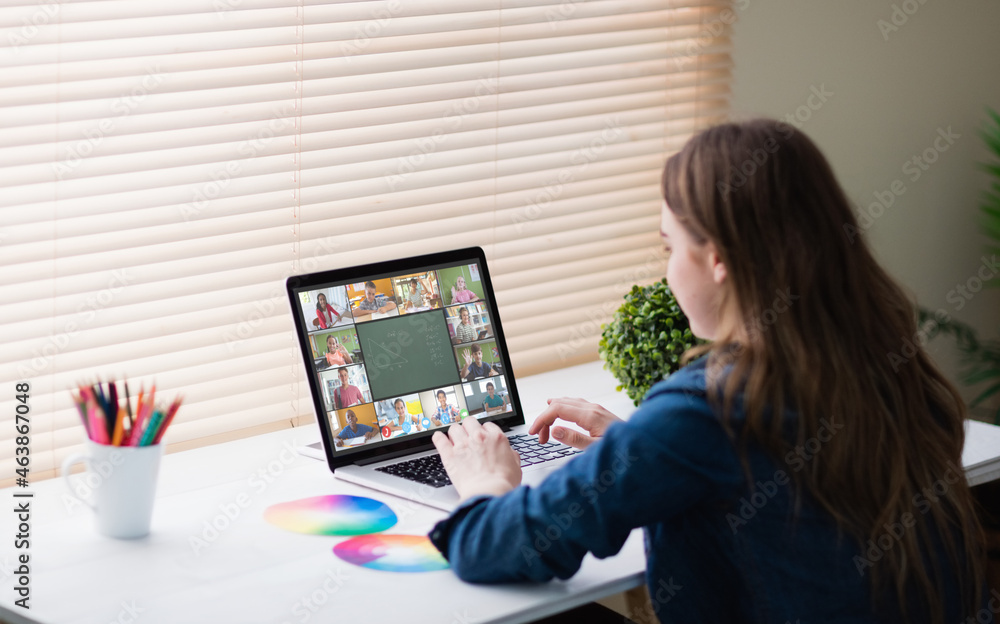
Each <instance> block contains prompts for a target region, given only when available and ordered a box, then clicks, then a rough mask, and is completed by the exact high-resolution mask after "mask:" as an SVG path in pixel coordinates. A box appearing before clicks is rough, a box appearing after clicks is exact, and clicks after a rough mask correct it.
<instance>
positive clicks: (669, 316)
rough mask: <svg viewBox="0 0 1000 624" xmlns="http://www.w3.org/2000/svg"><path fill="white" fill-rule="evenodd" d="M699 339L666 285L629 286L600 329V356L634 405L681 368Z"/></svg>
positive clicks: (663, 282)
mask: <svg viewBox="0 0 1000 624" xmlns="http://www.w3.org/2000/svg"><path fill="white" fill-rule="evenodd" d="M696 343H697V339H696V338H695V337H694V335H693V334H692V333H691V327H690V325H689V324H688V320H687V317H686V316H684V313H683V312H682V311H681V308H680V306H679V305H677V300H676V299H674V295H673V293H672V292H670V288H669V287H668V286H667V281H666V280H660V281H659V282H656V283H655V284H651V285H649V286H633V287H632V290H631V291H630V292H629V293H628V294H626V295H625V302H624V303H622V305H621V307H620V308H618V311H617V312H615V315H614V317H613V318H612V319H611V322H610V323H607V324H606V325H604V326H603V332H602V333H601V341H600V343H599V345H598V353H600V355H601V359H602V360H604V368H605V369H607V370H609V371H611V374H612V375H614V376H615V378H616V379H618V381H619V382H620V384H621V385H619V386H618V388H617V389H618V390H619V391H621V390H624V391H625V393H626V394H628V396H629V398H630V399H632V401H633V402H634V403H635V404H636V405H639V401H641V400H642V397H643V396H645V394H646V392H648V391H649V389H650V388H651V387H652V386H653V384H655V383H656V382H658V381H660V380H662V379H664V378H665V377H667V376H668V375H670V374H671V373H673V372H674V371H676V370H678V369H679V368H681V356H682V355H683V354H684V352H685V351H687V350H688V349H690V348H691V347H693V346H694V345H695V344H696Z"/></svg>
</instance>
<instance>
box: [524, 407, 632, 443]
mask: <svg viewBox="0 0 1000 624" xmlns="http://www.w3.org/2000/svg"><path fill="white" fill-rule="evenodd" d="M548 403H549V406H548V407H547V408H545V411H543V412H542V413H541V414H539V415H538V418H536V419H535V422H533V423H531V427H530V428H529V429H528V433H530V434H532V435H534V434H536V433H537V434H538V442H539V443H541V444H545V443H546V442H548V441H549V433H551V434H552V437H553V438H555V439H556V440H558V441H559V442H562V443H563V444H568V445H569V446H572V447H574V448H578V449H583V448H587V447H588V446H590V445H591V444H593V443H594V442H595V440H596V439H597V438H599V437H601V436H602V435H604V432H605V431H606V430H607V429H608V427H609V426H611V425H612V424H613V423H616V422H622V419H621V418H618V417H617V416H615V415H614V414H612V413H611V412H609V411H608V410H606V409H604V408H603V407H601V406H600V405H598V404H596V403H591V402H590V401H584V400H583V399H571V398H561V399H549V401H548ZM559 419H562V420H565V421H568V422H571V423H576V424H577V425H580V426H581V427H583V428H584V429H586V430H587V433H589V434H590V435H589V436H588V435H585V434H583V433H580V432H579V431H575V430H573V429H568V428H566V427H556V426H553V423H555V421H556V420H559Z"/></svg>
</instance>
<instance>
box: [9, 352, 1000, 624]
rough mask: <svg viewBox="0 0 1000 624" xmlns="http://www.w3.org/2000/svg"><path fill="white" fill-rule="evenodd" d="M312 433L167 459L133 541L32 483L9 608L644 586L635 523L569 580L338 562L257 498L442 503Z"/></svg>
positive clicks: (463, 604) (46, 610)
mask: <svg viewBox="0 0 1000 624" xmlns="http://www.w3.org/2000/svg"><path fill="white" fill-rule="evenodd" d="M614 387H615V382H614V380H613V379H612V378H611V376H610V375H609V374H608V373H606V372H605V371H603V370H602V369H601V366H600V364H599V363H596V362H595V363H591V364H585V365H582V366H577V367H572V368H568V369H564V370H561V371H556V372H552V373H545V374H542V375H536V376H534V377H529V378H526V379H524V380H522V381H520V382H519V383H518V389H519V390H520V393H521V400H522V405H523V406H524V408H525V409H526V410H527V411H528V412H529V415H530V416H534V415H535V414H537V413H538V412H539V411H540V410H541V409H542V407H543V406H544V404H545V403H544V401H545V399H546V398H548V397H549V396H553V395H555V394H558V395H570V396H584V397H587V398H589V399H591V400H594V401H596V402H599V403H601V404H603V405H605V406H606V407H608V408H609V409H611V410H612V411H614V412H616V413H618V414H621V415H627V414H628V413H630V411H631V402H630V401H629V400H628V398H627V397H625V396H624V395H623V394H621V393H616V392H615V391H614ZM972 426H973V428H972V429H970V434H969V438H970V441H971V440H976V441H978V442H977V448H980V449H982V452H981V453H980V452H979V451H977V452H976V453H974V454H973V455H968V454H967V455H968V457H967V461H966V463H967V464H970V463H971V464H977V465H979V466H980V468H981V470H980V473H981V475H980V478H981V479H982V480H988V477H989V476H996V473H997V472H1000V466H998V462H997V461H995V460H996V456H997V455H1000V429H998V428H996V427H990V426H989V425H982V424H981V423H972ZM317 438H318V431H317V430H316V429H315V428H314V426H308V427H304V428H299V429H292V430H285V431H280V432H276V433H272V434H268V435H264V436H258V437H254V438H249V439H246V440H239V441H236V442H230V443H226V444H219V445H215V446H211V447H207V448H201V449H196V450H192V451H186V452H182V453H175V454H171V455H167V456H166V457H164V458H163V464H162V467H161V474H160V483H159V488H158V497H157V501H156V508H155V510H154V515H153V525H152V534H151V535H150V536H149V537H148V538H146V539H143V540H137V541H131V542H129V541H117V540H112V539H107V538H103V537H100V536H98V535H97V534H96V533H95V531H94V529H93V519H92V517H91V514H90V512H89V510H87V509H81V508H79V507H77V506H72V505H69V506H68V505H67V503H66V502H65V501H68V500H70V499H68V498H66V497H64V489H63V484H62V483H61V480H58V479H52V480H48V481H44V482H40V483H38V484H37V485H33V486H32V487H31V488H30V491H33V492H34V493H35V497H34V498H33V499H31V500H32V503H31V505H32V507H31V508H32V518H31V538H32V540H31V546H32V548H31V550H30V554H31V591H32V595H31V603H30V604H31V607H32V609H31V611H30V612H24V611H22V610H20V609H17V612H18V613H21V614H24V615H28V616H30V617H32V618H35V619H37V620H39V621H40V622H46V623H55V622H60V623H61V622H87V623H93V624H107V623H109V622H115V621H118V622H121V624H126V623H128V622H131V621H135V622H138V623H140V624H147V623H148V624H152V623H157V622H169V623H171V624H174V623H193V622H219V623H227V624H228V623H230V622H232V623H238V624H244V623H255V622H261V623H268V624H280V623H283V622H289V623H294V622H352V623H353V622H358V623H364V624H377V623H381V622H394V623H395V622H399V623H402V622H405V623H407V624H409V623H411V622H434V623H436V624H438V623H440V624H452V623H453V624H468V623H473V622H503V623H517V622H528V621H531V620H533V619H536V618H539V617H543V616H546V615H549V614H552V613H556V612H558V611H562V610H566V609H569V608H572V607H574V606H577V605H580V604H585V603H587V602H590V601H593V600H595V599H597V598H601V597H604V596H607V595H611V594H615V593H619V592H621V591H624V590H627V589H630V588H633V587H636V586H638V585H640V584H641V583H642V572H643V569H644V563H645V560H644V557H643V553H642V543H641V536H640V535H639V534H638V532H635V533H633V535H632V537H631V538H630V539H629V541H628V542H627V543H626V545H625V548H624V549H623V551H622V552H621V553H620V554H619V555H618V556H616V557H612V558H610V559H605V560H601V561H599V560H597V559H594V558H593V557H590V556H588V557H587V559H586V561H585V562H584V565H583V568H582V569H581V570H580V572H579V573H578V574H577V575H576V576H574V577H573V578H572V579H570V580H569V581H565V582H562V581H554V582H551V583H547V584H544V585H507V586H477V585H469V584H466V583H463V582H462V581H459V580H458V579H457V578H455V576H454V575H453V574H452V573H451V572H450V571H448V570H445V571H440V572H429V573H420V574H396V573H391V572H380V571H375V570H369V569H366V568H359V567H355V566H352V565H350V564H348V563H345V562H343V561H341V560H340V559H338V558H336V557H335V556H334V555H333V554H332V552H331V549H332V548H333V546H334V545H335V544H336V543H338V542H339V541H341V540H343V539H347V538H343V537H326V536H315V535H301V534H296V533H290V532H288V531H285V530H282V529H279V528H276V527H274V526H271V525H269V524H267V523H266V522H264V520H263V518H262V513H263V511H264V509H266V508H267V507H268V506H270V505H272V504H274V503H278V502H283V501H290V500H296V499H299V498H305V497H310V496H319V495H323V494H357V495H362V496H372V497H373V498H377V499H379V500H382V501H385V502H386V503H388V504H389V505H390V507H392V508H393V510H394V511H395V512H396V514H397V515H398V516H399V518H400V522H399V524H398V525H396V526H395V527H393V528H391V529H389V530H388V531H387V533H406V534H425V533H426V532H427V531H428V530H430V528H431V527H432V526H433V525H434V523H435V522H437V521H438V520H440V519H441V518H443V517H444V514H443V513H442V512H439V511H436V510H433V509H429V508H423V507H420V506H419V505H416V504H413V503H410V502H408V501H404V500H402V499H396V498H393V497H391V496H387V495H384V494H381V493H373V492H371V491H369V490H365V489H363V488H359V487H356V486H353V485H351V484H348V483H344V482H342V481H338V480H334V479H333V478H332V476H331V475H330V473H329V470H328V469H327V467H326V465H325V464H324V463H322V462H319V461H316V460H313V459H309V458H306V457H302V456H300V455H298V454H297V453H295V452H294V450H293V449H294V448H295V447H296V446H298V445H302V444H307V443H310V442H313V441H315V440H316V439H317ZM991 449H992V450H991ZM990 453H992V455H990ZM990 457H992V458H993V459H992V460H991V459H990ZM970 479H971V471H970ZM11 494H12V491H11V490H10V489H7V490H4V491H2V492H0V497H2V498H3V500H4V501H5V503H4V505H3V507H4V508H5V509H6V511H3V512H0V537H2V541H0V603H3V604H4V605H6V606H10V605H12V604H13V601H14V599H15V598H16V597H15V596H14V594H13V590H12V588H13V586H14V578H13V576H11V574H10V571H11V570H12V568H13V567H14V565H13V564H14V563H15V558H14V555H15V551H14V550H13V540H12V539H11V537H12V536H13V534H14V532H15V531H14V526H13V519H14V515H13V513H11V511H10V509H11V508H12V505H11V501H12V500H13V499H12V497H11ZM227 514H228V515H227ZM213 523H215V524H217V526H219V527H222V528H221V529H215V528H212V527H211V525H212V524H213ZM197 540H202V542H201V543H199V542H198V541H197ZM140 609H141V611H140V612H139V613H138V615H133V612H134V611H139V610H140Z"/></svg>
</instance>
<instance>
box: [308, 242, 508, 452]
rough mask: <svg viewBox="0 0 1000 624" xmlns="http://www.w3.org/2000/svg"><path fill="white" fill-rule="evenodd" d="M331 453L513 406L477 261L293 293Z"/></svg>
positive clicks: (484, 417) (482, 417) (505, 410)
mask: <svg viewBox="0 0 1000 624" xmlns="http://www.w3.org/2000/svg"><path fill="white" fill-rule="evenodd" d="M298 298H299V305H300V309H299V313H300V314H302V315H303V320H304V326H305V328H306V334H307V335H306V343H307V345H308V347H309V348H311V349H312V354H311V356H312V362H313V365H312V370H311V371H310V374H312V375H315V376H316V378H317V379H318V381H319V384H318V385H319V388H320V393H321V394H322V398H323V406H324V409H325V412H326V416H327V419H328V423H329V425H330V432H331V433H332V437H333V441H334V446H333V448H334V450H335V452H336V453H344V452H350V451H351V450H359V449H361V448H365V449H368V448H372V447H373V446H384V445H386V444H391V443H392V442H394V441H397V440H399V439H402V438H410V439H412V437H413V436H414V435H415V434H420V433H422V432H425V431H432V430H434V429H439V428H443V427H447V426H448V425H450V424H451V423H452V422H457V421H459V420H461V419H462V418H465V417H468V416H473V417H476V418H479V419H480V420H482V421H486V420H491V419H494V418H496V417H500V416H508V415H510V414H511V412H512V408H511V401H510V398H509V394H508V390H507V381H506V378H505V375H506V373H507V363H506V362H505V361H503V353H502V349H500V348H499V347H498V346H497V343H496V338H495V337H494V335H493V330H492V323H491V320H492V318H493V315H494V310H493V308H492V302H490V301H489V300H488V298H487V297H486V289H485V288H484V286H483V282H482V280H481V277H480V272H479V266H478V264H477V263H476V262H468V263H459V264H449V265H440V266H432V267H428V268H425V269H422V270H415V271H414V270H408V271H407V272H405V273H403V274H385V275H373V276H370V277H368V278H366V279H363V280H360V281H351V282H331V283H330V284H328V285H323V286H319V287H314V288H309V289H304V290H301V291H299V292H298Z"/></svg>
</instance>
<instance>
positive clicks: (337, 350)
mask: <svg viewBox="0 0 1000 624" xmlns="http://www.w3.org/2000/svg"><path fill="white" fill-rule="evenodd" d="M326 363H327V365H328V366H345V365H347V364H354V358H352V357H351V354H350V353H348V352H347V349H345V348H344V345H342V344H340V340H338V339H337V337H336V336H334V335H333V334H330V335H329V336H327V337H326Z"/></svg>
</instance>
